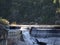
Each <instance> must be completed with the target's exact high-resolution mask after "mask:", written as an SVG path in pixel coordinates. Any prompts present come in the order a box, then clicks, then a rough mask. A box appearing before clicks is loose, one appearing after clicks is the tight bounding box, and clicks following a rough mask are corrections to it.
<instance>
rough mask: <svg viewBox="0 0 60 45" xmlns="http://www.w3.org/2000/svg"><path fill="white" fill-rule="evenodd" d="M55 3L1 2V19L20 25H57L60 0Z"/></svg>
mask: <svg viewBox="0 0 60 45" xmlns="http://www.w3.org/2000/svg"><path fill="white" fill-rule="evenodd" d="M53 1H54V0H4V1H3V0H1V1H0V10H1V11H0V17H3V18H6V19H8V20H9V21H10V22H17V23H18V24H55V22H56V20H58V19H59V18H58V19H57V14H56V10H57V8H59V2H58V1H59V0H57V1H56V3H53ZM59 14H60V13H59ZM59 14H58V15H59ZM59 20H60V19H59Z"/></svg>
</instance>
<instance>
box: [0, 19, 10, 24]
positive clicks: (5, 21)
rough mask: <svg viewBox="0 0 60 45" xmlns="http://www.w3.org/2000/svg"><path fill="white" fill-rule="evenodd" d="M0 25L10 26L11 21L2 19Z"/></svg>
mask: <svg viewBox="0 0 60 45" xmlns="http://www.w3.org/2000/svg"><path fill="white" fill-rule="evenodd" d="M0 24H3V25H8V24H9V21H8V20H6V19H3V18H0Z"/></svg>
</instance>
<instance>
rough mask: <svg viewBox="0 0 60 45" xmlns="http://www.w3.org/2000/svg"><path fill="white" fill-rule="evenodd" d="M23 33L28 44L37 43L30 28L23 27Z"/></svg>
mask: <svg viewBox="0 0 60 45" xmlns="http://www.w3.org/2000/svg"><path fill="white" fill-rule="evenodd" d="M22 35H23V39H24V41H25V42H26V45H37V43H36V41H35V39H34V38H33V37H31V36H30V34H29V30H28V29H24V30H23V29H22Z"/></svg>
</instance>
